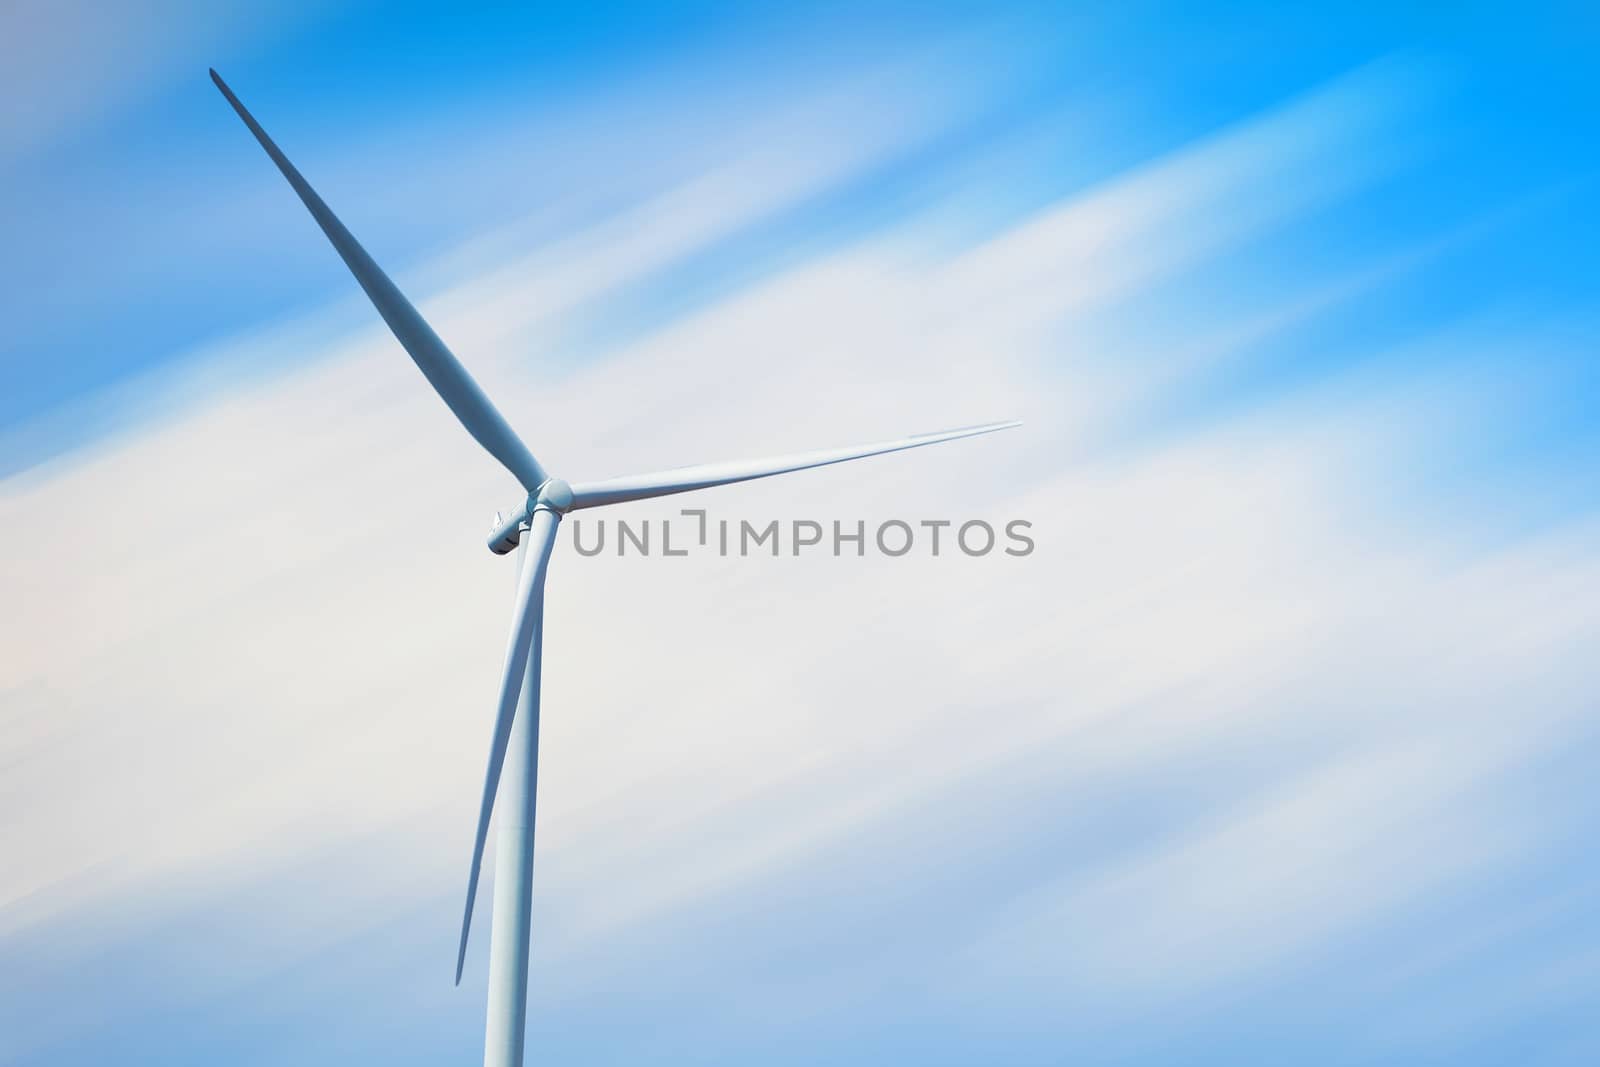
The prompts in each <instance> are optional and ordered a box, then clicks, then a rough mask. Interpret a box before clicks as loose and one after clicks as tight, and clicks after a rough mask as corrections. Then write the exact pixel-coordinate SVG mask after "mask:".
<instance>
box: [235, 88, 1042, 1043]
mask: <svg viewBox="0 0 1600 1067" xmlns="http://www.w3.org/2000/svg"><path fill="white" fill-rule="evenodd" d="M211 80H212V81H214V82H216V84H217V88H218V89H220V90H222V95H223V96H225V97H226V98H227V100H228V103H229V104H231V105H233V109H234V111H236V112H238V114H239V117H240V118H241V119H243V120H244V124H245V125H246V126H248V127H249V128H250V132H251V133H252V134H254V135H255V138H256V140H257V141H259V142H260V143H261V147H262V148H264V149H265V150H266V153H267V155H268V156H270V157H271V159H272V162H274V163H275V164H277V166H278V169H279V170H280V171H282V172H283V176H284V177H285V178H287V179H288V181H289V184H290V185H291V186H292V187H293V188H294V191H295V192H296V193H297V194H299V196H300V199H301V201H302V202H304V204H305V206H306V208H307V210H309V211H310V212H311V217H312V218H314V219H315V220H316V222H317V225H318V226H320V227H322V232H323V233H324V234H326V235H327V237H328V240H329V241H331V242H332V243H333V247H334V249H335V251H337V252H338V253H339V256H340V258H342V259H343V260H344V262H345V265H346V266H347V267H349V268H350V273H352V274H354V275H355V278H356V281H357V282H359V283H360V284H361V288H362V289H364V290H365V291H366V294H367V297H368V299H370V300H371V301H372V304H373V306H374V307H375V308H377V310H378V314H379V315H381V316H382V317H383V321H384V322H386V323H388V324H389V329H390V330H392V331H393V332H394V336H395V339H396V340H398V341H399V342H400V346H401V347H402V348H404V349H405V350H406V352H407V354H408V355H410V356H411V359H412V361H413V362H415V363H416V365H417V368H418V369H419V370H421V371H422V374H423V377H425V378H427V379H428V384H429V385H431V386H433V389H434V391H435V392H436V393H438V394H439V396H440V398H441V399H442V400H444V402H445V404H446V405H447V406H448V407H449V408H450V410H451V411H452V412H453V413H454V414H455V416H456V418H457V419H458V420H459V421H460V423H461V425H462V426H463V427H465V429H466V431H467V432H468V433H469V434H471V435H472V436H473V438H474V439H476V440H477V442H478V443H479V444H480V445H482V446H483V447H484V449H485V450H486V451H487V452H488V453H489V454H490V455H491V456H493V457H494V458H495V459H497V460H499V461H500V463H501V465H502V466H504V467H505V468H506V469H507V470H508V471H510V472H511V474H512V476H513V477H515V478H516V479H517V481H518V482H520V483H521V484H522V488H523V489H524V490H525V492H526V496H525V497H524V499H523V500H522V502H521V503H519V504H518V505H517V506H516V507H515V508H513V509H512V511H511V513H510V516H509V517H505V518H501V517H499V516H497V520H498V521H497V523H496V526H495V528H494V530H493V531H492V532H491V533H490V535H489V549H490V550H491V551H492V552H495V553H496V554H499V555H505V554H507V553H509V552H511V551H512V550H513V549H516V550H517V576H516V599H515V605H516V606H515V610H514V613H513V615H512V619H511V641H510V646H509V648H508V649H507V652H506V660H505V669H504V671H503V673H502V675H501V679H500V698H499V703H498V706H497V710H496V712H495V720H494V732H493V734H492V735H491V740H490V743H489V766H488V770H487V772H486V773H485V775H484V780H483V797H482V799H481V801H480V802H479V807H478V826H477V832H476V834H475V835H474V837H473V841H472V863H471V866H470V867H469V868H468V873H467V902H466V908H465V911H464V913H463V915H462V918H461V943H460V947H459V948H458V949H457V952H456V984H457V985H460V984H461V970H462V967H463V966H464V964H465V963H466V956H467V935H468V933H469V931H470V930H471V928H472V903H473V900H474V898H475V897H476V896H477V891H478V874H479V871H480V869H481V868H482V865H483V850H484V847H485V845H486V843H487V841H488V834H489V816H490V814H491V813H492V812H493V810H494V806H495V799H496V796H497V795H498V797H499V800H500V809H501V810H500V834H499V841H498V845H497V848H496V865H495V891H494V911H493V915H492V917H491V931H490V944H489V998H488V999H489V1003H488V1012H487V1021H486V1024H485V1037H484V1052H483V1062H484V1064H485V1067H520V1065H521V1063H522V1044H523V1034H524V1030H525V1022H526V1016H527V995H528V944H529V941H528V936H529V930H530V910H531V902H532V890H533V831H534V805H535V802H536V800H537V796H538V773H539V668H540V661H541V655H540V652H541V647H540V646H541V644H542V642H541V637H542V634H543V629H544V620H543V615H544V582H545V573H546V571H547V569H548V568H549V565H550V551H551V549H552V548H554V547H555V537H556V528H557V527H558V526H559V525H560V523H561V519H562V517H563V516H565V515H566V514H567V513H568V512H571V511H578V510H581V509H583V508H595V507H604V506H605V505H607V504H621V503H625V502H627V501H631V500H648V499H650V498H652V497H658V496H669V495H671V494H673V493H687V492H692V491H693V490H696V489H708V488H711V487H712V486H718V485H728V484H730V483H733V482H743V481H749V480H750V479H752V478H767V477H770V476H772V475H774V474H788V473H790V472H791V471H800V470H806V469H808V468H811V467H823V466H827V465H828V464H831V463H842V462H844V461H846V460H851V459H862V458H865V457H867V456H878V455H882V454H884V453H886V452H899V451H902V450H904V449H908V448H920V447H921V446H923V445H931V444H937V443H939V442H940V441H954V440H956V439H957V438H961V437H974V436H976V435H978V434H985V433H992V432H993V431H995V430H1004V429H1008V428H1010V427H1013V426H1018V425H1020V423H1017V422H994V423H987V424H985V425H982V426H967V427H963V428H961V429H956V430H945V431H942V432H938V433H926V434H917V435H915V436H912V437H903V438H899V439H897V440H893V441H879V442H876V443H873V444H867V445H857V446H855V447H849V448H832V449H824V450H820V451H816V452H802V453H798V454H795V455H788V456H773V457H768V458H766V459H752V460H737V461H734V462H730V463H708V464H703V465H700V466H692V467H676V468H673V469H671V470H665V471H658V472H655V473H651V474H634V475H627V476H624V477H620V478H610V479H606V480H604V481H591V482H578V483H576V484H573V485H569V484H567V483H566V482H565V481H563V480H561V479H560V478H557V477H552V476H551V475H550V474H549V473H548V472H547V471H546V470H545V469H544V468H543V467H542V466H540V464H539V461H538V460H536V459H534V458H533V453H532V452H530V451H528V447H527V445H525V444H523V443H522V439H521V438H520V437H518V436H517V435H516V433H514V432H513V431H512V429H511V427H510V425H509V424H508V423H507V422H506V420H505V418H504V417H503V416H501V414H500V412H499V411H498V410H497V409H496V408H495V406H494V404H492V403H490V401H489V398H488V397H487V396H485V395H484V393H483V390H482V389H480V388H478V383H477V382H475V381H473V379H472V376H471V375H470V374H468V373H467V371H466V369H465V368H464V367H462V366H461V364H460V363H459V362H457V360H456V358H455V356H453V355H452V354H451V353H450V350H449V349H448V348H446V347H445V345H444V342H443V341H441V340H439V335H438V334H436V333H434V332H433V328H432V327H430V326H429V325H428V324H427V322H426V321H425V320H424V319H423V318H422V316H421V315H420V314H418V313H417V309H416V308H414V307H412V306H411V303H410V301H408V300H407V299H406V298H405V296H404V294H402V293H401V292H400V290H399V289H398V288H396V287H395V284H394V283H393V282H392V281H390V280H389V276H388V275H386V274H384V273H383V271H382V269H380V268H379V267H378V265H377V264H376V263H374V262H373V261H372V257H371V256H369V255H367V253H366V250H365V249H363V248H362V247H361V245H360V244H358V243H357V242H356V239H355V238H354V237H353V236H352V235H351V233H350V231H349V230H347V229H345V227H344V224H343V223H341V222H340V221H339V220H338V218H337V217H335V216H334V214H333V212H332V211H330V210H329V209H328V205H327V204H325V203H323V200H322V198H321V197H320V196H318V195H317V193H316V190H314V189H312V188H311V186H310V185H309V184H308V183H307V182H306V180H305V178H303V177H301V175H300V172H299V171H298V170H296V169H295V167H294V164H292V163H290V162H289V160H288V159H287V158H286V157H285V156H284V154H283V153H282V152H281V151H279V150H278V146H277V145H276V144H274V143H273V141H272V138H270V137H268V136H267V132H266V131H265V130H263V129H262V128H261V125H260V123H258V122H256V120H255V118H254V117H253V116H252V115H251V114H250V112H249V111H247V110H246V109H245V106H244V105H243V104H241V103H240V102H239V98H238V97H236V96H234V95H233V90H231V89H229V88H228V86H227V84H226V83H225V82H224V81H223V80H222V78H221V77H220V76H219V75H218V74H217V72H216V71H215V70H213V71H212V72H211Z"/></svg>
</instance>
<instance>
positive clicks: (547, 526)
mask: <svg viewBox="0 0 1600 1067" xmlns="http://www.w3.org/2000/svg"><path fill="white" fill-rule="evenodd" d="M559 521H560V520H559V518H558V517H557V516H556V514H555V513H554V512H552V511H549V510H547V509H542V508H541V509H540V510H538V511H535V512H534V513H533V518H532V520H531V525H530V526H529V529H528V532H527V534H525V535H524V537H523V553H524V555H523V559H522V570H521V572H520V573H519V574H518V575H517V599H516V613H515V614H514V615H513V616H512V619H511V642H510V645H509V647H508V648H507V649H506V666H505V674H504V675H503V676H502V677H501V679H500V709H499V711H498V712H497V713H496V715H495V720H494V735H493V737H492V739H491V741H490V742H489V769H488V771H487V773H485V775H484V779H483V799H482V801H481V802H480V804H479V807H478V832H477V836H476V837H474V838H473V842H472V869H471V871H469V872H468V874H467V906H466V910H465V912H464V913H463V914H462V916H461V947H460V948H459V949H458V950H457V952H456V984H457V985H460V984H461V969H462V967H464V966H465V965H466V962H467V935H468V934H469V933H470V932H471V930H472V902H473V900H474V899H475V898H476V897H477V895H478V875H479V873H480V872H481V870H482V868H483V849H484V846H485V844H487V842H488V840H489V816H490V815H491V814H493V812H494V798H495V794H496V792H497V791H498V790H499V788H500V772H501V770H502V769H503V768H504V767H505V762H506V747H507V746H508V745H509V744H510V742H511V724H512V721H513V720H514V719H515V718H516V714H517V699H518V698H519V697H520V696H521V695H522V682H523V678H524V676H525V674H526V672H527V669H528V659H529V656H530V655H531V654H533V652H534V649H535V647H536V646H537V644H538V639H537V636H536V634H535V631H536V630H537V629H538V628H539V625H540V620H541V616H542V614H543V611H544V576H545V570H546V568H547V567H548V566H549V563H550V550H551V549H552V548H554V547H555V543H556V524H557V522H559ZM533 699H535V700H537V699H538V693H537V691H535V692H534V694H533Z"/></svg>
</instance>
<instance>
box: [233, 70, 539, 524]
mask: <svg viewBox="0 0 1600 1067" xmlns="http://www.w3.org/2000/svg"><path fill="white" fill-rule="evenodd" d="M211 80H212V81H214V82H216V83H217V88H218V89H220V90H222V95H223V96H225V97H227V99H228V103H230V104H232V105H233V110H235V111H237V112H238V113H239V117H240V118H241V119H243V120H244V124H245V125H246V126H248V127H250V132H251V133H253V134H255V137H256V140H257V141H260V142H261V147H262V148H264V149H266V151H267V155H268V156H270V157H271V158H272V161H273V162H274V163H276V164H277V165H278V169H279V170H280V171H282V172H283V176H284V177H285V178H287V179H288V180H289V184H290V185H291V186H293V187H294V191H295V192H296V193H298V194H300V199H301V200H302V201H303V202H304V203H305V205H306V209H307V210H308V211H310V212H311V217H312V218H314V219H316V220H317V225H318V226H321V227H322V232H323V233H325V234H327V236H328V240H329V241H331V242H333V247H334V250H335V251H337V252H338V253H339V257H340V258H341V259H343V260H344V262H345V266H347V267H349V268H350V273H351V274H354V275H355V276H356V281H358V282H360V283H361V288H362V289H364V290H366V293H367V298H368V299H369V300H371V301H372V305H373V307H375V308H377V309H378V314H379V315H382V316H383V321H384V322H386V323H388V324H389V329H390V330H393V331H394V336H395V339H396V340H398V341H399V342H400V346H401V347H402V348H404V349H405V350H406V352H407V353H408V354H409V355H410V356H411V359H412V361H413V362H414V363H416V365H417V368H418V369H419V370H421V371H422V373H423V376H424V377H426V378H427V379H428V384H430V385H432V386H433V389H434V392H436V393H438V394H439V396H440V397H441V398H442V399H443V400H444V402H445V403H446V404H447V405H449V407H450V410H451V411H453V412H454V413H455V416H456V418H457V419H459V420H460V421H461V425H462V426H465V427H466V429H467V432H468V433H470V434H471V435H472V436H473V437H474V438H475V439H476V440H477V442H478V443H479V444H480V445H482V446H483V447H484V448H485V449H487V450H488V452H489V454H490V455H491V456H493V457H494V458H495V459H497V460H499V461H500V462H501V464H502V465H504V466H505V468H506V469H507V470H509V471H510V472H511V473H512V474H513V475H515V476H516V479H517V481H519V482H521V483H522V484H523V486H524V487H525V488H526V489H527V490H528V492H530V493H532V492H536V491H538V488H539V486H540V484H542V483H543V482H544V480H545V478H546V477H547V476H546V474H545V471H544V468H543V467H541V466H539V461H538V460H536V459H534V458H533V453H531V452H529V451H528V446H527V445H525V444H523V443H522V440H521V438H519V437H518V436H517V435H516V433H515V432H513V431H512V429H511V427H510V425H508V424H507V423H506V420H505V419H504V418H503V417H502V416H501V415H500V412H499V411H497V410H495V406H494V405H493V404H492V403H490V402H489V398H488V397H487V396H485V395H484V394H483V390H482V389H480V388H478V383H477V382H475V381H473V380H472V375H470V374H468V373H467V371H466V368H465V367H463V366H462V365H461V364H460V363H459V362H458V361H457V360H456V357H455V356H453V355H452V354H451V353H450V350H449V349H448V348H446V347H445V344H444V342H443V341H441V340H439V335H438V334H436V333H434V332H433V328H432V327H431V326H429V325H428V323H427V322H426V321H425V320H424V319H423V317H422V316H421V315H420V314H418V313H417V309H416V308H414V307H412V306H411V302H410V301H408V300H407V299H406V298H405V294H403V293H401V292H400V290H399V289H398V288H396V287H395V284H394V283H393V282H392V281H390V280H389V276H388V275H386V274H384V273H383V270H382V269H381V268H379V266H378V265H377V264H376V263H374V262H373V261H372V257H371V256H369V255H367V252H366V249H364V248H362V247H361V245H360V244H359V243H357V241H356V239H355V237H353V236H352V235H351V233H350V231H349V230H347V229H345V228H344V224H343V223H342V222H340V221H339V220H338V218H337V217H335V215H334V213H333V212H332V211H330V210H329V209H328V205H327V204H325V203H323V201H322V197H320V196H318V195H317V192H316V190H315V189H313V188H311V186H310V184H309V183H307V181H306V180H305V179H304V178H303V177H301V176H300V172H299V171H298V170H296V169H295V167H294V164H293V163H290V162H289V160H288V158H287V157H285V156H284V154H283V153H282V152H281V151H279V150H278V146H277V145H276V144H274V143H273V142H272V138H270V137H268V136H267V131H266V130H263V129H262V128H261V125H260V123H258V122H256V120H255V118H254V117H253V116H252V115H251V114H250V112H249V111H247V110H245V106H244V105H243V104H241V103H240V102H239V98H238V97H237V96H234V95H233V90H232V89H229V88H228V85H227V83H226V82H224V81H223V80H222V78H221V76H220V75H218V74H217V72H216V71H214V70H213V71H212V72H211Z"/></svg>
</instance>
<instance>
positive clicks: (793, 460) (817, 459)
mask: <svg viewBox="0 0 1600 1067" xmlns="http://www.w3.org/2000/svg"><path fill="white" fill-rule="evenodd" d="M1021 425H1022V423H1020V422H991V423H986V424H985V425H982V426H963V427H961V428H960V429H957V430H942V431H940V432H938V433H923V434H916V435H915V436H912V437H902V438H900V439H898V440H895V441H878V442H876V443H874V444H870V445H856V446H854V447H852V448H828V449H821V450H819V451H816V452H799V453H796V454H794V455H790V456H768V457H766V458H765V459H746V460H735V461H733V462H731V463H703V464H701V465H699V466H696V467H678V468H675V469H674V470H668V471H656V472H655V473H653V474H630V475H624V476H623V477H621V478H608V479H606V480H605V481H600V482H579V483H578V484H576V485H574V486H573V487H572V506H573V508H597V507H603V506H605V505H606V504H622V503H626V502H627V501H630V500H648V499H649V498H651V497H657V496H671V495H672V494H673V493H688V492H691V491H693V490H695V489H709V488H711V487H712V486H716V485H727V484H729V483H730V482H745V481H749V480H750V479H752V478H769V477H771V476H772V475H774V474H788V473H789V472H790V471H803V470H806V469H808V468H810V467H825V466H827V465H828V464H830V463H843V462H845V461H846V460H851V459H865V458H866V457H867V456H881V455H883V454H884V453H885V452H900V451H903V450H904V449H907V448H920V447H922V446H923V445H936V444H938V443H939V442H940V441H954V440H956V439H957V438H960V437H976V436H977V435H978V434H983V433H993V432H994V431H996V430H1009V429H1011V428H1012V427H1013V426H1021Z"/></svg>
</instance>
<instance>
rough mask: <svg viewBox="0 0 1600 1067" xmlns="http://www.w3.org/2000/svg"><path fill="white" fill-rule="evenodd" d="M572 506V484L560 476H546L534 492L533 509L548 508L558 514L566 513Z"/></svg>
mask: <svg viewBox="0 0 1600 1067" xmlns="http://www.w3.org/2000/svg"><path fill="white" fill-rule="evenodd" d="M571 507H572V486H570V485H568V484H567V483H566V482H564V481H562V480H561V479H560V478H546V479H545V480H544V482H543V484H541V485H540V486H539V491H538V492H537V493H536V494H534V498H533V510H535V511H537V510H538V509H540V508H547V509H549V510H550V511H553V512H555V513H556V514H557V515H565V514H566V513H567V511H568V510H569V509H570V508H571Z"/></svg>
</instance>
